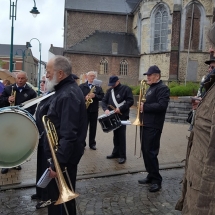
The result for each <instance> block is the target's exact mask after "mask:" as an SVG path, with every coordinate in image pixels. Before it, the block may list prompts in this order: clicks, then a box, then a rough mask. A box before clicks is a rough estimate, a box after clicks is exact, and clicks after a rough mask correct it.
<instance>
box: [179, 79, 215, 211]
mask: <svg viewBox="0 0 215 215" xmlns="http://www.w3.org/2000/svg"><path fill="white" fill-rule="evenodd" d="M211 85H212V86H211V87H210V88H209V90H208V91H207V92H206V94H205V96H204V97H203V98H202V101H201V102H200V104H199V106H198V108H197V109H196V114H195V121H194V126H193V130H192V132H191V134H190V137H189V142H188V148H187V157H186V164H185V176H184V179H183V189H182V197H181V199H180V200H179V201H178V203H177V205H176V209H177V210H182V214H183V215H191V214H195V215H214V214H215V197H214V196H215V84H214V83H213V84H212V83H211Z"/></svg>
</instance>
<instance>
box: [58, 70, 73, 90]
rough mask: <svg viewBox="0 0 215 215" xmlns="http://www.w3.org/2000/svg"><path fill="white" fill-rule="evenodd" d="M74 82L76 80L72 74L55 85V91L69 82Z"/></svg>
mask: <svg viewBox="0 0 215 215" xmlns="http://www.w3.org/2000/svg"><path fill="white" fill-rule="evenodd" d="M74 82H75V80H74V78H73V77H72V75H71V74H70V75H68V76H67V77H66V78H64V79H63V80H62V81H60V82H59V83H58V84H57V85H56V86H54V89H55V91H58V90H60V89H61V88H62V87H63V85H65V84H67V83H71V84H72V83H74Z"/></svg>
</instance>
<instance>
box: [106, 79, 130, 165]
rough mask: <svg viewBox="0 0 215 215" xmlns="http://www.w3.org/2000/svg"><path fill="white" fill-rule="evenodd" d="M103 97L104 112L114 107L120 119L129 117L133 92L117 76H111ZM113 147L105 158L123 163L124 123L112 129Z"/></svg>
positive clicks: (124, 159) (108, 111) (107, 112)
mask: <svg viewBox="0 0 215 215" xmlns="http://www.w3.org/2000/svg"><path fill="white" fill-rule="evenodd" d="M108 86H111V88H110V89H108V90H107V93H106V94H105V96H104V98H103V99H102V109H103V110H104V111H105V114H109V113H110V111H111V110H113V109H112V108H111V107H110V105H111V106H112V107H114V108H115V113H117V114H119V118H120V119H121V120H128V119H129V109H130V107H131V106H132V105H133V103H134V99H133V94H132V91H131V89H130V88H129V87H128V86H125V85H122V84H121V83H120V81H119V78H118V77H117V76H115V75H114V76H111V77H110V79H109V84H108ZM113 144H114V148H113V151H112V154H111V155H108V156H107V159H113V158H119V159H118V163H119V164H123V163H125V161H126V125H121V126H120V127H119V128H117V129H116V130H114V131H113Z"/></svg>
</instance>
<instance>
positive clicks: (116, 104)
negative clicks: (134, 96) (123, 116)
mask: <svg viewBox="0 0 215 215" xmlns="http://www.w3.org/2000/svg"><path fill="white" fill-rule="evenodd" d="M111 95H112V99H113V103H114V104H115V106H116V107H117V108H119V107H121V106H122V105H124V104H125V102H126V101H125V100H124V101H123V102H121V103H120V104H118V103H117V101H116V97H115V95H114V90H113V89H112V90H111Z"/></svg>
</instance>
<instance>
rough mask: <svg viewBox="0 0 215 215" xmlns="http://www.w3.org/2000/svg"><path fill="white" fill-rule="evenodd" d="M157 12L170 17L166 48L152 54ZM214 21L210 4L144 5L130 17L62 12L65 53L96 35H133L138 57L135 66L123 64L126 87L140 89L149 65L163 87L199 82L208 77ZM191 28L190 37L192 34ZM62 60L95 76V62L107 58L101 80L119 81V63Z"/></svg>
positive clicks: (148, 1) (170, 1) (176, 0)
mask: <svg viewBox="0 0 215 215" xmlns="http://www.w3.org/2000/svg"><path fill="white" fill-rule="evenodd" d="M192 4H194V7H193V6H192ZM212 5H213V6H212ZM95 7H96V6H95ZM192 8H193V11H194V15H193V19H192ZM161 9H162V10H165V12H166V17H168V21H167V27H166V35H167V36H166V40H165V42H164V46H165V48H163V49H162V51H161V50H156V49H155V35H156V34H155V30H156V27H155V26H156V19H155V17H156V15H157V14H158V13H159V12H160V10H161ZM213 20H214V0H194V1H192V0H182V1H181V0H162V1H160V0H143V1H141V2H140V3H139V5H138V7H136V9H135V11H133V13H132V14H128V15H122V14H111V13H104V12H102V13H98V11H97V12H95V13H93V12H92V11H91V12H86V11H70V10H68V11H66V12H65V23H66V25H65V40H64V48H66V49H68V48H69V47H71V46H73V45H75V44H77V43H79V42H81V41H83V40H85V39H87V38H88V37H89V36H90V35H92V34H93V33H94V32H95V31H96V30H101V31H107V32H127V33H133V34H134V35H135V37H136V39H137V45H138V48H139V51H140V56H139V60H138V59H136V58H132V57H131V58H129V57H127V58H126V59H127V60H128V61H129V71H128V75H127V76H126V77H121V78H122V79H123V81H124V83H129V84H130V83H132V84H135V83H138V81H140V80H142V79H143V78H144V77H143V73H144V72H146V71H147V69H148V68H149V66H151V65H157V66H159V68H160V69H161V72H162V74H161V75H162V80H164V81H166V82H168V81H173V80H175V81H185V80H187V81H189V80H191V81H200V80H201V78H202V76H203V75H204V74H205V72H206V71H207V67H206V65H205V64H204V61H206V60H208V59H209V53H208V50H209V47H210V44H209V42H208V41H207V30H208V29H209V27H210V25H211V23H212V21H213ZM191 24H192V29H193V32H191V31H190V29H191V28H190V26H191ZM190 33H191V34H190ZM190 35H191V37H190ZM160 38H162V37H160ZM160 40H161V39H160ZM155 50H156V51H155ZM188 50H189V51H188ZM66 55H67V56H68V57H69V58H70V59H71V60H72V62H73V69H74V70H73V71H74V73H76V74H81V73H85V72H87V71H89V70H96V71H99V68H100V67H99V66H100V65H99V62H100V60H101V58H102V57H105V58H106V59H108V74H105V75H100V76H99V77H100V78H101V79H102V80H103V81H104V82H107V80H108V77H109V76H110V75H111V74H116V75H119V61H120V59H122V57H119V56H101V55H91V54H89V53H88V54H81V53H78V54H69V53H67V54H66ZM124 58H125V57H124ZM137 63H139V64H138V65H136V64H137Z"/></svg>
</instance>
